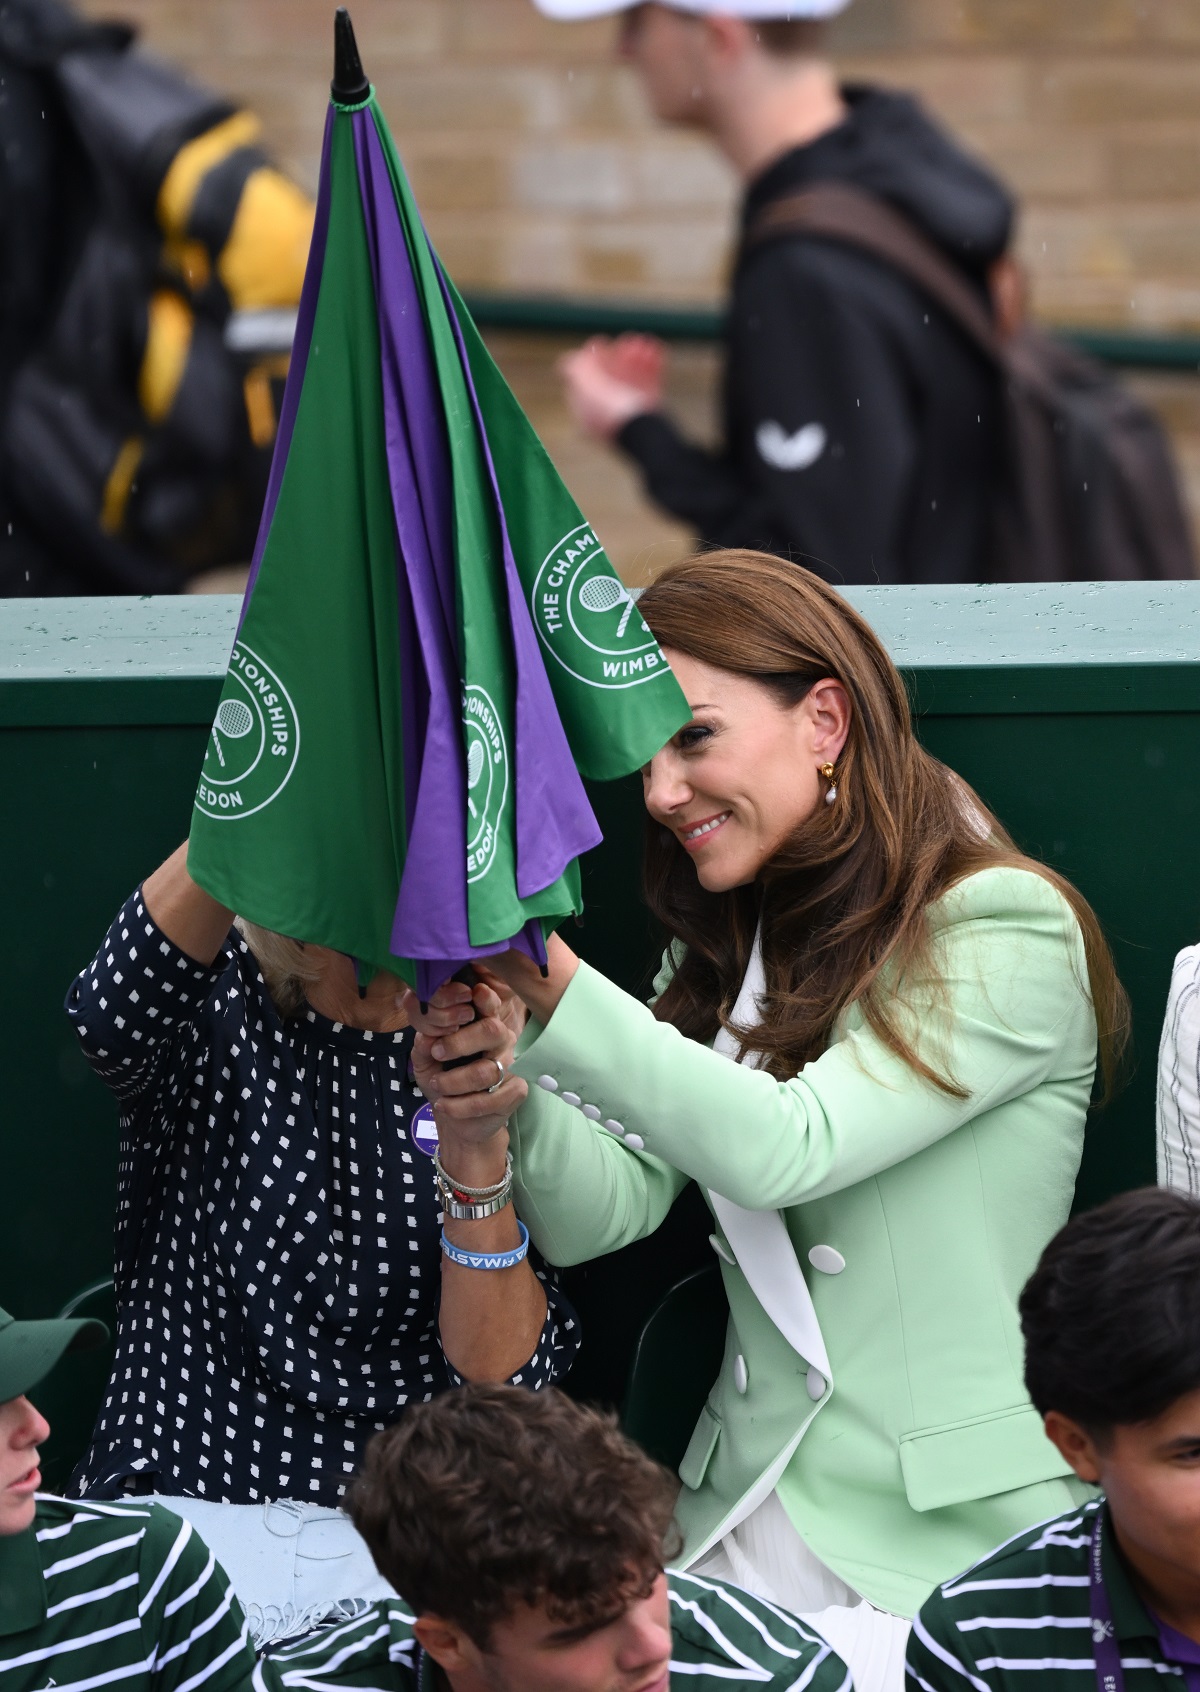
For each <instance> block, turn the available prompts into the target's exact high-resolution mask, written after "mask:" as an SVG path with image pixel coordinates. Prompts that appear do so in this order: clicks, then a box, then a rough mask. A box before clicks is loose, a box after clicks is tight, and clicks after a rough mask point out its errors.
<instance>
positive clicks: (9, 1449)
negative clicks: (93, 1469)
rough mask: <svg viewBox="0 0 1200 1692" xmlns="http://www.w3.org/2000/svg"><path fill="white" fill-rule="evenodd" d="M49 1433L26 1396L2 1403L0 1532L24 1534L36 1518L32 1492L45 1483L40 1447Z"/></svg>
mask: <svg viewBox="0 0 1200 1692" xmlns="http://www.w3.org/2000/svg"><path fill="white" fill-rule="evenodd" d="M49 1433H50V1427H49V1424H48V1423H47V1421H46V1418H45V1417H44V1416H43V1415H41V1414H40V1412H39V1411H37V1410H35V1409H34V1407H33V1405H32V1404H31V1403H30V1402H29V1400H28V1399H27V1398H10V1399H8V1400H7V1401H6V1402H5V1403H3V1404H0V1535H4V1534H10V1533H23V1532H24V1531H25V1529H26V1528H27V1527H28V1526H29V1524H30V1523H31V1522H32V1521H33V1514H34V1509H35V1504H34V1497H33V1495H34V1493H35V1491H36V1490H37V1488H38V1487H39V1486H40V1485H41V1484H42V1477H41V1472H40V1471H39V1469H38V1454H37V1448H38V1446H39V1445H40V1444H41V1443H42V1441H43V1440H44V1439H46V1438H47V1437H48V1435H49Z"/></svg>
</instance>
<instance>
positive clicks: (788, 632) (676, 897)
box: [638, 551, 1129, 1097]
mask: <svg viewBox="0 0 1200 1692" xmlns="http://www.w3.org/2000/svg"><path fill="white" fill-rule="evenodd" d="M638 610H639V612H640V613H641V615H642V616H643V617H644V618H645V620H646V622H647V623H648V624H649V626H650V628H651V629H652V631H653V632H654V634H655V635H656V636H657V637H658V640H659V643H660V644H661V645H662V646H665V647H668V648H673V649H674V650H676V651H678V652H681V653H684V654H686V655H687V656H688V657H690V658H694V659H698V660H699V661H700V662H702V663H705V664H711V665H713V666H714V667H715V668H718V669H722V670H728V671H730V672H732V673H733V674H735V675H739V676H747V677H749V678H751V679H752V680H754V681H757V682H759V683H760V684H761V685H763V686H764V687H766V688H767V689H768V690H769V691H770V692H771V693H772V694H774V696H775V698H776V699H777V700H778V701H779V702H780V703H782V704H784V705H787V706H792V705H797V704H799V702H800V701H801V700H802V699H803V698H804V697H805V695H806V694H807V693H808V691H809V689H810V688H811V687H812V686H813V685H814V683H816V682H817V681H819V680H821V679H822V678H824V677H832V678H833V679H835V680H836V681H839V682H840V683H841V684H842V686H843V687H844V688H845V690H846V692H847V694H848V695H849V698H850V703H851V717H850V730H849V734H848V736H847V740H846V744H845V746H844V748H843V750H842V753H841V756H840V758H839V759H838V762H837V787H838V797H837V801H836V803H835V804H832V805H818V806H817V808H816V811H815V812H814V813H813V814H812V815H811V816H810V817H808V818H807V819H806V820H805V821H804V822H803V823H802V824H801V825H800V827H799V828H797V829H796V830H795V832H794V833H793V834H792V835H791V836H790V838H789V839H788V840H787V841H785V843H784V845H783V846H782V848H781V849H780V850H779V852H778V853H777V854H776V855H775V857H774V858H773V859H772V860H771V862H770V863H768V864H767V865H766V867H765V868H764V870H763V871H762V873H761V875H760V877H759V879H758V881H757V882H756V883H755V884H754V885H753V886H748V887H739V888H734V889H733V890H732V891H729V892H725V893H709V892H706V890H705V889H704V888H703V887H702V886H701V885H700V883H699V881H698V880H697V877H696V872H695V869H694V867H693V865H692V863H691V861H690V859H689V858H688V856H687V854H686V853H685V852H684V850H683V848H682V847H681V846H680V844H679V842H678V841H677V840H676V838H675V836H674V835H673V834H672V833H671V832H670V831H669V830H668V829H665V828H663V827H661V826H660V825H659V824H657V823H655V822H654V821H653V819H647V822H648V826H647V835H646V850H645V861H644V880H645V893H646V900H647V903H648V904H649V906H650V908H651V910H652V911H653V912H654V914H655V915H656V916H657V917H658V918H659V920H660V921H661V922H662V924H663V925H664V927H665V928H666V929H667V931H668V933H669V934H670V936H671V938H672V941H673V942H674V944H673V946H672V954H673V956H674V957H675V959H676V963H677V968H676V971H675V975H674V977H673V979H672V980H671V982H670V984H669V985H668V987H667V988H666V990H665V992H664V993H663V994H662V996H661V997H660V998H659V1000H658V1003H657V1005H656V1007H655V1014H656V1016H658V1017H659V1018H660V1019H662V1020H663V1021H666V1022H670V1023H673V1024H674V1025H675V1027H677V1028H678V1029H679V1030H680V1031H681V1032H682V1033H684V1034H687V1035H689V1036H691V1038H693V1039H697V1040H711V1039H712V1038H713V1036H714V1035H715V1034H716V1032H717V1030H718V1028H720V1027H722V1026H725V1027H727V1028H730V1030H731V1032H733V1033H734V1034H735V1035H736V1036H737V1037H739V1038H740V1039H741V1041H742V1044H743V1049H745V1050H749V1051H756V1052H761V1053H762V1054H763V1056H764V1064H765V1067H766V1068H767V1069H768V1070H769V1071H770V1073H771V1074H772V1075H774V1076H776V1077H777V1078H778V1079H780V1080H785V1079H787V1078H789V1077H790V1076H792V1075H795V1074H796V1073H797V1072H798V1071H799V1070H800V1069H801V1068H802V1067H803V1066H804V1064H806V1063H808V1062H810V1061H811V1060H812V1059H813V1058H816V1057H819V1056H820V1054H821V1053H822V1052H823V1051H824V1050H825V1048H826V1046H827V1045H828V1044H829V1041H830V1039H831V1038H832V1036H833V1033H834V1029H835V1025H836V1024H837V1021H838V1018H839V1017H840V1016H841V1014H842V1013H843V1012H844V1011H845V1010H846V1009H847V1007H848V1006H850V1005H851V1004H856V1005H857V1006H858V1008H859V1010H860V1011H861V1012H862V1015H863V1017H864V1018H865V1020H866V1022H867V1025H868V1026H869V1027H870V1028H871V1029H872V1030H873V1031H874V1033H875V1034H876V1035H877V1036H878V1038H879V1039H880V1040H881V1041H882V1042H883V1043H884V1045H885V1046H887V1047H888V1048H889V1049H890V1050H891V1051H892V1052H894V1053H895V1054H896V1056H897V1057H899V1058H901V1059H902V1060H903V1061H904V1062H905V1063H907V1064H909V1065H910V1066H911V1067H912V1068H913V1069H914V1070H916V1071H917V1072H918V1073H919V1074H921V1075H923V1076H925V1077H926V1079H928V1080H929V1081H931V1082H933V1083H934V1084H935V1085H936V1086H938V1087H940V1088H941V1089H942V1090H943V1091H945V1092H947V1093H950V1094H953V1095H956V1096H958V1097H965V1096H966V1093H965V1089H964V1088H963V1087H962V1086H961V1085H960V1084H959V1081H958V1079H957V1078H956V1077H955V1076H953V1075H951V1074H948V1073H942V1072H941V1071H940V1070H939V1069H938V1068H936V1067H935V1066H933V1065H931V1064H930V1063H929V1062H928V1061H926V1059H925V1058H923V1057H922V1056H921V1055H920V1053H919V1052H918V1051H917V1050H916V1046H915V1043H914V1037H913V1024H912V1021H911V1018H910V1017H909V1016H908V1015H907V1014H906V1012H905V1006H904V1000H903V993H902V991H901V990H900V989H901V988H902V984H903V983H904V982H905V981H915V980H918V979H920V980H921V981H923V982H925V983H929V982H934V983H936V981H937V965H936V961H935V957H934V952H933V942H932V937H931V934H930V931H929V927H928V924H927V922H926V912H927V910H928V907H929V906H930V904H931V903H932V902H933V901H934V900H936V899H938V898H940V897H941V895H942V894H943V893H945V892H946V891H947V889H948V888H950V887H952V886H953V885H954V884H955V883H956V882H958V881H961V880H962V879H963V877H964V876H968V875H972V874H974V873H975V872H976V871H978V870H982V869H988V868H991V867H993V866H995V865H1010V866H1013V867H1015V868H1021V869H1027V870H1033V871H1035V872H1036V873H1037V874H1038V875H1040V876H1042V877H1044V878H1045V880H1046V881H1048V882H1049V883H1050V884H1051V885H1052V886H1053V887H1056V888H1057V889H1058V891H1059V892H1060V893H1061V894H1062V896H1063V898H1064V899H1065V900H1066V901H1067V903H1068V904H1069V905H1070V907H1071V909H1072V911H1073V912H1074V913H1075V917H1076V920H1077V921H1078V923H1079V927H1080V931H1081V933H1082V936H1083V944H1084V951H1085V955H1086V958H1087V970H1088V978H1089V984H1090V991H1091V998H1092V1004H1093V1007H1094V1009H1095V1014H1096V1024H1097V1033H1098V1038H1099V1052H1100V1067H1101V1073H1102V1076H1103V1079H1104V1086H1105V1092H1106V1093H1107V1092H1108V1090H1109V1088H1110V1086H1111V1083H1112V1080H1113V1076H1114V1073H1115V1068H1116V1064H1117V1061H1118V1059H1119V1056H1120V1053H1121V1051H1122V1049H1123V1047H1124V1044H1125V1040H1126V1038H1127V1034H1128V1027H1129V1007H1128V1000H1127V999H1126V996H1125V992H1124V989H1123V988H1122V986H1121V984H1120V982H1119V981H1118V979H1117V975H1116V971H1115V969H1114V967H1113V961H1112V956H1111V954H1110V952H1109V949H1108V945H1107V943H1106V941H1105V939H1104V936H1103V934H1102V932H1101V929H1100V924H1099V922H1098V921H1097V920H1096V916H1095V914H1094V912H1093V911H1092V910H1091V907H1090V906H1089V905H1088V903H1087V901H1086V900H1085V899H1084V898H1083V897H1082V896H1081V895H1080V894H1079V893H1078V892H1077V891H1076V890H1075V888H1074V887H1072V886H1071V884H1070V883H1069V882H1068V881H1065V880H1064V879H1063V878H1062V877H1061V876H1059V875H1056V874H1055V873H1054V871H1053V870H1051V869H1048V868H1047V867H1046V865H1045V864H1040V863H1038V862H1037V861H1036V860H1034V859H1032V858H1027V857H1026V856H1025V855H1024V854H1023V853H1021V852H1019V851H1018V850H1017V847H1016V846H1015V845H1014V843H1013V841H1012V840H1011V839H1010V837H1009V835H1008V834H1007V833H1006V832H1005V830H1004V829H1003V828H1002V827H1001V825H1000V823H999V822H998V821H997V820H996V818H995V817H994V816H993V815H992V814H991V812H990V811H989V810H988V808H987V807H986V805H984V803H983V801H982V800H981V799H980V798H979V797H978V795H977V794H976V793H974V792H973V791H972V789H971V788H970V787H969V786H968V785H967V783H966V782H965V781H963V780H962V778H961V777H960V776H958V775H956V774H955V773H954V771H953V770H950V769H948V768H947V767H946V765H945V764H942V763H939V762H938V760H937V759H936V758H934V757H931V756H930V754H929V753H928V752H926V751H925V749H924V748H923V747H922V746H921V745H920V743H919V742H918V740H917V738H916V736H915V734H914V733H913V726H912V716H911V713H910V711H909V706H908V696H907V694H906V693H905V690H904V683H903V681H902V680H901V678H900V674H899V672H898V671H897V669H896V666H895V665H894V664H893V663H892V661H891V659H890V658H889V657H888V655H887V653H886V652H885V651H884V649H883V647H882V645H881V644H880V642H879V640H878V639H877V638H876V636H875V635H874V633H873V632H872V630H871V629H870V628H869V627H868V625H867V624H866V623H865V622H864V621H863V619H862V618H861V617H860V616H859V615H858V613H857V612H856V611H855V610H853V609H852V607H851V606H850V605H848V604H847V603H846V601H845V600H844V599H843V598H842V597H841V595H840V594H838V593H835V592H834V590H833V589H832V588H831V587H828V586H827V585H826V584H825V583H824V582H822V581H821V580H820V579H819V578H818V577H816V576H814V575H812V574H811V573H810V572H809V571H807V570H804V569H801V568H800V567H799V566H798V565H796V564H789V563H785V562H784V561H783V560H782V559H779V558H772V557H769V556H768V555H767V554H765V553H761V552H741V551H728V552H708V553H699V554H697V555H695V556H694V557H692V558H686V559H684V560H682V561H681V562H680V563H677V564H674V565H671V566H669V567H668V568H667V569H666V570H664V571H663V572H662V574H661V575H660V576H658V577H657V579H656V580H655V581H654V582H653V583H652V584H651V585H650V586H649V587H648V588H646V589H645V590H644V592H643V593H642V595H641V597H640V599H639V601H638ZM760 915H762V916H763V917H765V918H766V920H764V921H763V940H762V947H763V966H764V970H765V974H766V998H765V1005H764V1012H763V1016H762V1020H761V1022H760V1023H758V1024H757V1025H756V1026H755V1027H753V1028H749V1029H745V1028H733V1027H732V1024H731V1022H730V1016H731V1012H732V1008H733V1003H734V1000H735V999H736V997H737V992H738V988H739V987H740V985H741V982H742V978H743V976H744V975H745V972H746V967H747V964H748V963H749V960H750V954H751V951H752V949H753V944H754V933H755V929H756V927H757V925H758V922H759V918H760Z"/></svg>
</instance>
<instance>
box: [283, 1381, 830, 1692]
mask: <svg viewBox="0 0 1200 1692" xmlns="http://www.w3.org/2000/svg"><path fill="white" fill-rule="evenodd" d="M673 1497H674V1483H673V1480H672V1478H671V1477H670V1476H669V1475H668V1474H667V1473H666V1471H665V1470H664V1469H661V1468H659V1466H658V1465H657V1464H656V1463H653V1462H651V1460H650V1459H649V1458H648V1457H647V1456H646V1455H645V1454H644V1453H643V1452H642V1451H640V1450H639V1449H638V1447H637V1446H635V1445H634V1444H632V1442H631V1441H630V1440H628V1439H626V1438H625V1436H624V1435H623V1434H622V1433H621V1432H620V1431H619V1430H618V1428H617V1426H616V1423H615V1421H614V1420H613V1419H612V1418H611V1417H608V1416H604V1415H601V1414H600V1413H599V1412H597V1411H595V1410H588V1409H584V1408H583V1407H582V1406H581V1405H578V1404H575V1403H574V1402H572V1400H570V1399H568V1398H565V1397H563V1396H562V1395H561V1394H560V1393H558V1392H555V1391H552V1390H550V1391H544V1392H540V1393H528V1392H522V1391H521V1390H520V1389H519V1388H516V1387H509V1386H497V1387H489V1386H467V1387H463V1388H462V1389H461V1390H459V1391H457V1392H452V1393H445V1394H443V1395H442V1396H441V1397H440V1398H436V1399H434V1400H433V1401H432V1402H431V1403H428V1404H419V1405H416V1406H414V1407H413V1408H412V1409H411V1410H410V1411H409V1412H408V1414H407V1415H406V1416H405V1417H404V1419H403V1421H401V1422H400V1423H399V1424H398V1425H397V1426H396V1427H393V1428H390V1429H389V1430H388V1431H387V1432H386V1433H383V1434H379V1435H377V1436H376V1438H375V1439H374V1440H373V1441H372V1442H371V1444H370V1446H369V1447H368V1449H367V1456H366V1462H365V1464H364V1467H363V1471H362V1474H361V1475H360V1477H359V1479H358V1480H357V1482H356V1483H355V1485H354V1487H353V1488H352V1490H351V1492H350V1494H349V1496H348V1499H347V1508H348V1510H349V1511H350V1514H351V1516H352V1517H353V1518H354V1522H355V1525H356V1526H357V1528H358V1530H359V1532H360V1533H361V1534H362V1536H363V1538H364V1539H365V1540H366V1542H367V1544H368V1545H369V1546H370V1548H371V1553H372V1555H373V1556H374V1558H375V1561H376V1563H377V1564H378V1567H379V1571H380V1573H381V1574H382V1575H383V1576H384V1578H385V1579H386V1580H387V1581H389V1582H390V1584H391V1585H392V1586H394V1587H395V1588H396V1590H397V1592H399V1593H401V1594H402V1595H403V1599H404V1602H399V1601H397V1600H394V1599H393V1600H389V1601H388V1602H386V1603H379V1604H374V1605H372V1606H371V1607H370V1609H369V1610H368V1611H367V1612H366V1613H365V1614H364V1615H362V1616H361V1617H359V1618H357V1619H356V1620H355V1621H354V1622H352V1623H350V1624H348V1625H346V1626H342V1627H335V1628H333V1629H331V1630H328V1631H326V1632H325V1633H324V1634H323V1635H322V1636H321V1637H320V1638H319V1639H317V1640H316V1641H315V1642H312V1643H310V1644H308V1645H295V1646H292V1647H291V1648H289V1649H285V1650H282V1651H280V1652H278V1653H277V1654H275V1655H274V1656H272V1657H269V1658H267V1659H266V1660H265V1661H264V1662H263V1663H261V1664H260V1665H259V1668H258V1671H257V1675H256V1685H257V1687H258V1689H259V1692H303V1689H305V1688H309V1689H311V1688H313V1687H316V1686H320V1687H322V1688H328V1689H332V1688H335V1687H348V1688H349V1687H356V1688H364V1689H365V1688H372V1689H378V1692H436V1689H438V1688H441V1689H445V1688H449V1689H450V1692H667V1689H668V1687H669V1686H670V1685H672V1684H674V1685H679V1686H687V1687H689V1688H692V1687H694V1688H695V1689H696V1692H702V1689H703V1687H704V1685H705V1684H706V1683H708V1684H712V1685H716V1684H717V1683H719V1684H720V1686H721V1687H722V1688H728V1689H730V1692H733V1689H735V1688H737V1687H739V1686H746V1687H749V1686H754V1687H761V1688H763V1689H764V1692H784V1689H785V1688H787V1689H788V1692H798V1689H801V1688H803V1689H804V1692H852V1685H851V1681H850V1676H849V1673H848V1671H847V1669H846V1667H845V1665H844V1663H843V1662H842V1661H841V1659H840V1658H839V1657H837V1656H836V1655H835V1654H834V1652H833V1651H832V1650H831V1648H830V1647H829V1646H828V1645H827V1644H826V1643H825V1641H824V1640H823V1639H821V1638H820V1637H819V1636H818V1635H817V1634H815V1633H814V1632H813V1631H812V1629H811V1628H809V1627H807V1626H805V1624H804V1623H803V1622H800V1621H798V1620H797V1619H796V1618H795V1617H793V1616H789V1615H787V1614H786V1613H785V1612H784V1611H782V1610H779V1609H776V1608H775V1607H774V1606H773V1605H771V1604H766V1603H763V1602H762V1601H761V1600H759V1599H757V1598H752V1597H751V1596H750V1595H749V1594H748V1593H745V1592H741V1591H739V1590H737V1589H736V1588H734V1587H729V1586H724V1585H722V1584H721V1583H720V1582H717V1581H712V1580H699V1579H695V1578H693V1577H692V1576H689V1575H679V1574H674V1573H672V1574H670V1575H668V1574H666V1573H665V1572H664V1567H663V1564H664V1559H665V1558H666V1557H667V1556H669V1555H670V1554H671V1551H672V1548H673V1544H674V1531H673V1529H672V1525H671V1515H672V1505H673Z"/></svg>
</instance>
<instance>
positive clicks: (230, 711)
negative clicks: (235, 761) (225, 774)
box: [212, 699, 254, 769]
mask: <svg viewBox="0 0 1200 1692" xmlns="http://www.w3.org/2000/svg"><path fill="white" fill-rule="evenodd" d="M253 727H254V712H253V711H252V710H251V709H250V707H249V705H247V704H246V702H245V700H243V699H222V701H221V703H220V705H219V706H218V707H217V719H216V721H215V722H214V723H213V726H212V738H213V745H214V746H215V747H216V749H217V757H218V758H219V759H220V762H221V768H222V769H224V768H225V753H224V750H223V749H222V746H221V736H222V735H224V736H225V738H226V739H227V740H244V739H245V737H246V735H248V734H249V733H250V730H251V729H252V728H253Z"/></svg>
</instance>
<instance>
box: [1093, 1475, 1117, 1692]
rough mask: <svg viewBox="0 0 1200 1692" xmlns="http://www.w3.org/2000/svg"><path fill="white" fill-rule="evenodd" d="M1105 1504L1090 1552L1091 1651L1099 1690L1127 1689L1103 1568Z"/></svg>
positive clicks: (1098, 1520) (1097, 1521)
mask: <svg viewBox="0 0 1200 1692" xmlns="http://www.w3.org/2000/svg"><path fill="white" fill-rule="evenodd" d="M1103 1521H1104V1506H1103V1505H1101V1507H1100V1508H1099V1510H1097V1511H1096V1522H1095V1526H1094V1527H1093V1528H1092V1542H1091V1549H1090V1552H1089V1556H1088V1569H1089V1573H1090V1576H1091V1578H1090V1581H1089V1586H1090V1588H1091V1600H1092V1655H1093V1657H1094V1658H1095V1662H1096V1692H1125V1671H1124V1669H1123V1668H1122V1667H1121V1647H1120V1646H1119V1645H1118V1644H1117V1630H1116V1627H1115V1626H1114V1625H1113V1616H1112V1605H1111V1604H1110V1603H1109V1601H1108V1591H1107V1588H1106V1587H1105V1585H1104V1568H1103V1565H1102V1561H1101V1555H1100V1544H1101V1531H1100V1530H1101V1524H1102V1523H1103Z"/></svg>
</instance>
